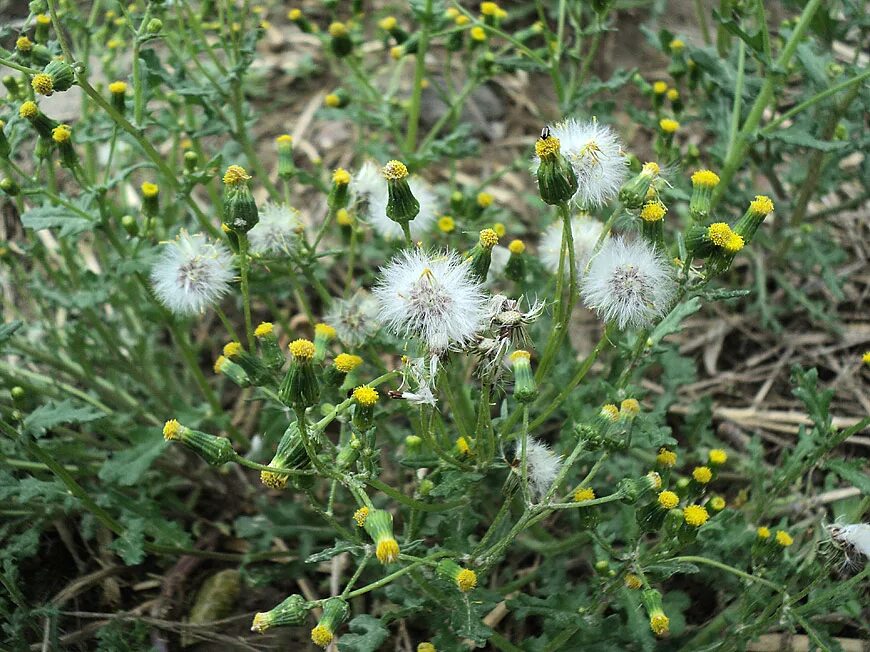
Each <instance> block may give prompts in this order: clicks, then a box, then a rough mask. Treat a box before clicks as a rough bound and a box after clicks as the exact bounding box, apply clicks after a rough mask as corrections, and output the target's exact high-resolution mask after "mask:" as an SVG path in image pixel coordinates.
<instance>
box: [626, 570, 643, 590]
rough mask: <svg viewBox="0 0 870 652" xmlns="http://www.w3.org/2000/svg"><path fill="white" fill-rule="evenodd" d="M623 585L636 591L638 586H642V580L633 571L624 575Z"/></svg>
mask: <svg viewBox="0 0 870 652" xmlns="http://www.w3.org/2000/svg"><path fill="white" fill-rule="evenodd" d="M625 586H626V588H629V589H631V590H632V591H637V590H638V589H639V588H640V587H642V586H643V582H642V581H641V579H640V578H639V577H638V576H637V575H635V574H634V573H629V574H628V575H626V576H625Z"/></svg>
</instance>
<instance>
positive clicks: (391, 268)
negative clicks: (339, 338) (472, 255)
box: [374, 250, 487, 352]
mask: <svg viewBox="0 0 870 652" xmlns="http://www.w3.org/2000/svg"><path fill="white" fill-rule="evenodd" d="M374 295H375V298H376V299H377V300H378V303H379V306H380V316H381V318H382V319H383V321H384V323H385V324H386V325H387V326H388V327H389V328H390V329H391V330H392V331H393V332H394V333H396V334H397V335H402V336H408V335H412V336H415V337H418V338H420V339H421V340H423V341H424V342H425V343H426V344H427V345H428V346H429V348H430V350H432V351H433V352H443V351H446V350H447V349H448V348H456V347H463V346H465V345H466V344H468V343H469V342H470V341H471V340H472V339H473V338H474V337H475V335H477V333H478V332H479V331H480V330H481V329H482V328H483V327H484V326H485V323H486V318H487V304H486V296H485V294H484V292H483V290H482V288H481V284H480V283H479V282H478V281H477V280H476V279H475V278H474V276H473V275H472V272H471V268H470V266H469V265H466V264H465V263H464V262H463V261H462V259H461V258H460V257H459V256H457V255H456V254H454V253H450V252H444V253H435V252H428V251H423V250H413V251H407V250H406V251H403V252H402V253H401V254H399V255H398V256H396V257H395V258H394V259H393V260H392V261H390V263H389V264H387V266H386V267H384V268H382V269H381V278H380V280H379V281H378V284H377V286H376V287H375V289H374Z"/></svg>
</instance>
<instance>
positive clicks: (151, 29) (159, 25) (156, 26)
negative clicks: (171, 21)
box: [145, 18, 163, 34]
mask: <svg viewBox="0 0 870 652" xmlns="http://www.w3.org/2000/svg"><path fill="white" fill-rule="evenodd" d="M162 29H163V21H162V20H160V19H159V18H152V19H151V20H149V21H148V24H147V25H146V26H145V32H146V33H147V34H159V33H160V30H162Z"/></svg>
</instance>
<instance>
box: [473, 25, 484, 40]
mask: <svg viewBox="0 0 870 652" xmlns="http://www.w3.org/2000/svg"><path fill="white" fill-rule="evenodd" d="M469 34H471V40H472V41H477V42H478V43H483V42H484V41H485V40H486V30H485V29H483V27H481V26H480V25H478V26H477V27H472V28H471V31H470V32H469Z"/></svg>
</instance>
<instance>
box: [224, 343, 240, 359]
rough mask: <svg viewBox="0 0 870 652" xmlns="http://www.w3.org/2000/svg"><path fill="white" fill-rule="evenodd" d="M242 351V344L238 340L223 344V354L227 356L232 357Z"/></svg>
mask: <svg viewBox="0 0 870 652" xmlns="http://www.w3.org/2000/svg"><path fill="white" fill-rule="evenodd" d="M241 352H242V345H241V344H240V343H239V342H227V343H226V344H224V355H225V356H226V357H228V358H233V357H234V356H237V355H238V354H239V353H241Z"/></svg>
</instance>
